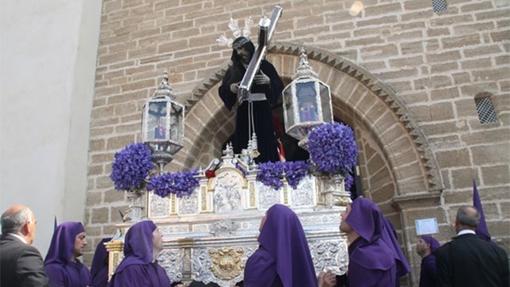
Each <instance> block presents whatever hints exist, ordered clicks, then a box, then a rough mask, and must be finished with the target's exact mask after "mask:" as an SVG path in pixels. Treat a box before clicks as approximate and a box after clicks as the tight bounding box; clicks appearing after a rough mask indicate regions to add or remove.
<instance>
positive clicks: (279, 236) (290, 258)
mask: <svg viewBox="0 0 510 287" xmlns="http://www.w3.org/2000/svg"><path fill="white" fill-rule="evenodd" d="M258 241H259V244H260V245H259V248H258V249H257V250H256V251H255V253H253V255H251V256H250V258H248V260H247V262H246V267H245V269H244V286H246V287H274V286H284V287H294V286H296V287H297V286H307V287H315V286H317V277H316V276H315V269H314V266H313V261H312V256H311V255H310V249H309V248H308V242H307V241H306V237H305V232H304V231H303V227H302V226H301V222H300V221H299V218H298V217H297V215H296V214H295V213H294V212H293V211H292V210H291V209H290V208H288V207H286V206H284V205H281V204H275V205H273V206H272V207H271V208H269V210H268V211H267V212H266V222H265V223H264V226H263V227H262V230H261V231H260V236H259V238H258Z"/></svg>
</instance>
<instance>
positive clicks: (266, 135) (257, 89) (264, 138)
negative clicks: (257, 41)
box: [219, 37, 283, 163]
mask: <svg viewBox="0 0 510 287" xmlns="http://www.w3.org/2000/svg"><path fill="white" fill-rule="evenodd" d="M240 39H244V40H246V38H244V37H240V38H238V39H236V41H234V44H233V45H236V42H239V41H240ZM242 47H244V48H246V49H247V50H248V51H250V52H251V54H252V55H253V53H254V51H255V47H254V46H253V43H252V42H250V41H248V42H246V43H245V44H244V45H242ZM231 60H232V66H231V67H229V69H228V70H227V72H226V73H225V77H224V78H223V82H222V85H221V86H220V88H219V95H220V97H221V99H222V100H223V103H224V104H225V107H226V108H227V109H228V110H232V108H233V107H234V105H235V103H236V102H237V101H238V99H237V95H236V94H234V93H232V91H231V90H230V85H231V84H233V83H239V82H241V80H242V79H243V76H244V73H245V72H246V69H245V67H244V66H243V64H242V63H241V59H240V57H239V55H238V54H237V52H236V50H234V51H233V52H232V57H231ZM260 70H261V71H262V72H263V73H264V74H266V75H267V76H268V77H269V79H270V81H271V82H270V84H269V85H258V84H256V83H255V82H254V83H253V85H252V87H251V90H250V92H251V93H262V94H265V95H266V100H263V101H254V102H253V116H254V124H255V133H256V134H257V146H258V150H259V152H260V156H259V157H257V158H255V161H256V162H259V163H261V162H267V161H273V162H275V161H279V157H278V151H277V146H278V145H277V141H276V136H275V131H274V127H273V120H272V111H271V106H272V105H274V104H275V103H277V101H278V99H279V98H280V95H281V93H282V91H283V82H282V80H281V79H280V76H279V75H278V72H277V71H276V69H275V68H274V66H273V65H272V64H271V63H269V62H268V61H266V60H262V62H261V63H260ZM252 133H253V131H252ZM250 136H251V135H250V134H249V133H248V101H244V102H242V103H241V104H240V105H239V107H238V108H237V112H236V126H235V132H234V135H233V136H232V145H233V148H234V153H236V154H240V153H241V151H242V149H245V148H246V147H247V145H248V140H249V138H250Z"/></svg>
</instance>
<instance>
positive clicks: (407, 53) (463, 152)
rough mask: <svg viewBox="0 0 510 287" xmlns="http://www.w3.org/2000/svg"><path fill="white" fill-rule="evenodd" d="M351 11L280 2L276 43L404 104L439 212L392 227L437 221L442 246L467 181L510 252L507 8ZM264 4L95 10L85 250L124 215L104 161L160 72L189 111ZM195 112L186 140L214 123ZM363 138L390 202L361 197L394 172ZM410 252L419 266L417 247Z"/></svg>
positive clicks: (112, 2)
mask: <svg viewBox="0 0 510 287" xmlns="http://www.w3.org/2000/svg"><path fill="white" fill-rule="evenodd" d="M351 2H352V1H342V0H330V1H328V0H321V1H318V0H317V1H312V0H309V1H304V0H303V1H280V4H281V5H282V7H283V8H284V12H283V16H282V18H281V20H280V22H279V24H278V28H277V32H276V34H275V37H274V41H275V42H276V41H281V42H286V43H293V44H304V45H306V46H309V47H315V48H318V49H322V50H325V51H328V52H330V53H334V54H336V55H338V56H340V57H343V58H345V59H347V60H349V61H351V62H353V63H355V64H357V65H358V66H360V67H362V68H364V69H366V70H367V71H369V72H370V73H371V74H372V75H373V76H375V77H376V78H377V79H378V80H379V81H380V82H382V83H383V84H384V85H386V86H388V87H390V89H391V90H393V91H394V93H395V94H396V95H397V97H398V98H399V99H400V100H401V101H402V102H403V103H404V104H405V106H406V108H407V109H408V111H409V115H408V116H409V117H411V118H413V119H414V120H415V121H416V123H417V124H418V127H419V128H420V129H421V130H422V131H423V133H424V135H425V137H426V140H427V142H428V145H429V147H430V149H431V151H432V153H433V155H434V158H435V159H436V160H437V164H438V167H439V170H438V171H437V172H438V173H439V174H440V180H441V185H442V186H443V192H442V195H441V198H440V204H437V205H436V206H433V205H428V206H420V205H419V204H418V205H417V206H413V207H412V208H411V211H408V212H407V213H406V215H405V216H400V222H397V224H398V226H400V225H402V226H403V228H407V229H408V230H411V229H413V228H414V219H416V218H425V217H437V218H438V221H439V222H440V223H441V235H440V236H438V237H439V239H441V240H443V241H444V240H447V239H448V238H449V237H451V236H452V235H453V233H452V232H451V229H450V228H449V227H448V225H449V224H451V223H452V219H453V218H454V216H455V211H456V209H457V208H458V206H460V205H464V204H470V203H471V191H472V179H473V178H474V179H476V181H477V183H478V188H479V191H480V195H481V199H482V201H483V203H484V209H485V215H486V218H487V220H488V227H489V230H490V232H491V234H492V235H493V236H494V237H495V238H496V240H497V242H499V243H501V244H503V245H505V246H506V247H507V249H509V248H510V228H509V226H510V56H509V50H510V42H509V40H510V19H509V17H508V15H510V1H501V0H499V1H497V0H494V1H489V0H478V1H473V0H450V1H447V2H448V5H449V6H448V11H447V12H445V13H442V14H435V13H433V11H432V7H431V3H430V1H424V0H410V1H393V0H365V1H364V3H365V5H366V8H365V11H364V12H363V13H362V16H361V17H352V16H350V15H349V14H348V9H349V7H350V4H351ZM272 5H273V1H224V0H208V1H196V0H179V1H177V0H175V1H158V0H105V1H103V10H102V17H101V34H100V44H99V48H98V59H97V70H96V88H95V97H94V103H93V109H92V121H91V125H90V137H91V140H90V151H89V169H88V192H87V207H86V224H87V233H88V235H89V237H90V238H92V242H91V244H90V246H95V244H96V242H98V240H99V239H100V238H101V237H102V236H107V235H111V234H112V233H113V231H114V224H116V223H119V222H120V216H119V212H118V211H119V210H123V209H125V208H126V204H127V203H126V201H125V196H124V194H123V193H122V192H116V191H114V189H113V186H112V183H111V181H110V179H109V173H110V171H111V162H112V158H113V154H114V153H115V152H116V151H117V150H118V149H120V148H122V147H123V146H124V145H126V144H128V143H131V142H134V141H137V140H139V139H140V134H139V133H140V118H141V108H142V106H143V104H144V101H145V100H146V99H147V98H149V97H150V96H151V94H152V92H153V91H154V88H155V87H156V86H157V84H158V81H159V79H160V75H161V74H162V72H163V71H165V70H168V71H169V73H170V82H171V85H172V87H173V88H174V90H175V91H176V92H177V94H178V98H179V100H180V101H181V102H183V103H186V104H187V105H188V106H190V107H191V106H192V105H193V103H194V101H193V99H192V96H191V94H192V92H193V90H194V89H195V88H196V87H197V86H198V85H199V84H200V83H202V82H203V81H205V80H206V79H207V78H208V77H210V75H211V74H212V73H214V72H215V71H218V70H219V69H220V68H221V67H222V66H224V65H225V64H226V63H227V61H228V59H229V57H230V53H231V52H230V50H229V49H226V48H223V47H219V46H218V45H217V44H216V43H215V39H216V38H217V37H218V36H219V35H220V34H222V33H225V32H227V31H228V28H227V22H228V20H229V19H230V17H233V18H234V19H239V20H240V22H241V23H243V21H244V18H245V17H247V16H252V17H253V18H254V19H255V20H257V19H258V17H259V16H260V15H261V14H262V12H263V11H264V12H266V14H269V13H270V10H271V7H272ZM255 22H256V21H255ZM253 31H254V32H255V29H253ZM227 36H230V34H227ZM277 68H278V67H277ZM483 93H489V94H490V95H491V99H492V101H493V103H494V106H495V110H496V114H497V122H496V123H491V124H481V123H480V121H479V119H478V115H477V110H476V106H475V96H477V95H480V94H483ZM188 100H191V101H188ZM216 101H219V100H216ZM196 105H197V106H196V107H195V106H193V108H196V109H201V115H203V116H201V117H200V118H196V117H193V118H188V119H187V120H188V125H187V129H188V130H189V132H190V133H199V131H200V130H202V128H203V127H204V126H205V125H206V124H207V123H206V122H205V120H204V119H207V118H208V116H210V117H212V116H213V113H212V112H211V111H210V110H208V108H207V106H206V105H204V104H200V101H199V103H197V104H196ZM337 110H338V112H339V113H340V112H341V110H342V108H341V107H339V108H338V109H337ZM231 119H232V116H231V115H225V116H224V118H223V120H225V121H226V122H227V124H226V125H225V128H224V130H219V131H218V133H220V134H221V133H222V134H223V135H222V136H220V138H225V137H226V136H228V132H229V131H231V130H232V128H233V123H232V121H231ZM352 122H356V120H352ZM362 130H363V129H361V130H359V131H358V130H357V135H358V136H359V137H360V138H362V139H358V140H359V143H360V145H361V146H362V155H363V157H364V158H365V159H364V162H365V165H364V166H362V169H364V170H365V172H363V171H362V174H364V173H365V174H366V175H367V177H369V178H367V177H365V178H363V182H364V187H368V188H365V191H366V192H367V193H368V195H367V196H369V197H372V198H373V199H374V200H375V201H376V202H379V203H381V202H383V203H384V202H389V201H391V197H392V194H393V193H394V190H392V188H386V189H384V188H382V189H380V190H378V191H377V193H374V194H370V192H371V191H372V190H373V189H374V188H375V187H373V188H372V187H370V184H369V182H370V181H371V178H370V177H372V176H374V177H375V176H376V175H375V172H376V171H378V170H382V171H383V174H382V175H381V174H379V175H378V176H380V177H381V176H382V177H385V176H387V175H385V173H388V174H389V173H391V172H388V171H386V170H389V169H391V166H388V165H387V163H384V157H385V156H387V155H384V152H383V151H382V150H381V149H379V148H374V147H375V146H377V144H370V142H371V141H372V139H371V136H370V135H369V132H368V131H367V132H366V133H362ZM362 135H367V136H362ZM213 136H214V134H213ZM204 139H205V138H204ZM212 142H213V144H212V145H209V146H207V145H206V146H205V147H203V148H202V149H201V150H199V151H198V152H200V157H198V158H197V159H196V161H195V163H197V164H198V163H200V162H204V161H206V160H208V159H210V158H211V157H213V156H215V155H217V154H218V152H219V148H218V146H219V145H220V144H222V142H220V141H218V140H216V141H214V139H213V140H212ZM188 144H189V142H188ZM185 150H186V151H183V153H182V154H181V155H179V156H177V158H176V161H175V162H174V163H173V164H172V166H171V167H170V169H179V168H183V167H185V165H186V162H185V159H186V157H185V156H184V153H185V152H189V151H190V150H191V147H189V146H188V147H185ZM371 170H373V171H374V172H371ZM372 181H374V180H373V179H372ZM407 204H410V205H412V202H410V203H407ZM391 208H392V207H391V204H389V203H388V204H387V209H386V208H384V210H385V212H386V211H387V212H388V213H392V212H396V214H397V216H396V219H397V220H396V221H399V220H398V210H397V209H393V210H390V209H391ZM399 229H400V228H399ZM409 234H410V233H409ZM405 241H406V242H404V245H406V246H408V247H409V248H412V246H413V244H414V241H415V238H413V237H410V236H407V237H405ZM409 248H408V250H407V252H408V255H410V256H413V257H412V260H413V261H414V262H415V263H416V262H417V260H418V259H417V257H416V255H414V252H415V251H414V248H412V249H409ZM411 254H412V255H411Z"/></svg>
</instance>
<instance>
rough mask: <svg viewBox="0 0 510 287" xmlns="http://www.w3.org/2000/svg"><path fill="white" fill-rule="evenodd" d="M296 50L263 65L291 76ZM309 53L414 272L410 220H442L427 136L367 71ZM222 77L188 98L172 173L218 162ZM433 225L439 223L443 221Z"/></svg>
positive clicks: (230, 116) (285, 49)
mask: <svg viewBox="0 0 510 287" xmlns="http://www.w3.org/2000/svg"><path fill="white" fill-rule="evenodd" d="M300 47H301V46H298V45H294V44H288V43H278V44H274V45H272V46H271V47H270V49H269V54H268V59H269V61H271V62H272V63H273V65H274V66H275V67H276V69H277V70H278V71H279V73H280V75H281V76H282V77H284V78H292V76H293V75H294V73H295V70H296V67H297V64H298V61H299V48H300ZM307 53H308V58H309V60H310V64H311V65H312V67H313V69H314V70H315V71H316V72H317V73H318V75H319V78H320V79H321V80H322V81H323V82H325V83H327V84H328V85H329V86H330V88H331V92H332V98H333V108H334V115H335V118H336V119H339V120H341V121H343V122H346V123H348V124H349V125H350V126H352V127H353V128H354V130H355V134H356V138H357V142H358V147H359V150H360V160H359V163H360V172H361V178H362V189H363V191H364V194H365V195H366V196H367V197H370V198H372V199H373V200H374V201H375V202H377V203H378V204H379V206H380V207H381V209H382V210H383V212H384V213H385V215H386V216H388V217H389V218H390V220H391V221H392V222H393V224H394V225H395V227H396V228H397V230H398V232H399V233H400V239H401V240H402V241H403V244H404V247H405V250H406V253H407V255H408V257H409V258H410V259H411V261H412V262H413V266H414V267H415V268H416V266H417V265H418V258H417V257H416V255H415V254H414V252H412V246H413V244H414V241H415V231H414V219H416V218H418V217H420V216H423V215H427V211H425V213H423V212H422V213H420V212H417V211H416V208H418V209H419V210H423V209H424V208H425V209H426V208H428V209H429V210H430V209H435V210H438V209H440V212H441V213H442V214H443V215H444V214H445V213H444V211H443V210H442V209H441V207H440V204H439V198H440V191H441V189H442V180H441V178H440V175H439V174H438V172H437V171H438V170H439V169H438V165H437V163H436V161H435V158H434V156H433V154H432V153H431V152H430V150H429V147H428V143H427V140H426V138H425V136H424V135H423V133H422V132H421V130H420V129H419V127H418V126H417V124H416V123H415V121H414V120H413V119H412V117H411V116H410V114H409V112H408V110H407V108H406V107H405V105H404V104H403V103H402V102H401V101H400V100H399V98H398V95H397V94H396V93H395V92H394V91H393V90H392V89H391V88H390V87H388V86H386V85H385V84H384V83H383V82H381V81H379V80H378V79H377V78H376V77H374V76H373V75H372V74H371V73H370V72H368V71H366V70H365V69H363V68H362V67H360V66H359V65H356V64H354V63H352V62H350V61H348V60H346V59H343V58H342V57H340V56H338V55H335V54H331V53H329V52H327V51H322V50H318V49H314V48H307ZM225 70H226V65H225V66H224V67H223V68H221V69H220V70H218V71H217V72H215V73H214V74H212V75H211V76H210V77H209V78H208V79H206V80H205V81H204V82H202V83H201V84H200V85H199V86H198V87H197V88H196V89H195V90H194V92H193V95H192V97H191V98H189V99H188V105H187V106H188V108H189V112H188V114H187V116H186V121H187V123H186V133H187V134H186V140H185V147H184V148H183V150H181V152H179V153H178V154H177V156H176V159H175V161H174V163H173V168H186V167H191V166H205V165H206V164H207V163H208V162H209V161H210V160H211V159H213V158H215V157H219V155H221V148H222V146H223V143H224V142H225V141H227V139H228V138H229V136H230V135H231V134H232V132H233V130H234V113H233V112H229V111H227V110H226V109H225V108H224V107H223V103H222V102H221V100H220V98H219V96H218V86H219V84H220V82H221V79H222V76H223V74H224V73H225ZM438 220H439V222H440V223H444V221H445V216H442V217H441V218H438ZM415 271H416V269H415ZM413 274H416V272H413ZM412 277H414V276H412Z"/></svg>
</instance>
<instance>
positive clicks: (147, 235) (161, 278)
mask: <svg viewBox="0 0 510 287" xmlns="http://www.w3.org/2000/svg"><path fill="white" fill-rule="evenodd" d="M155 229H156V225H155V224H154V223H153V222H152V221H150V220H146V221H141V222H138V223H136V224H134V225H133V226H131V227H130V228H129V231H128V232H127V234H126V238H125V241H124V259H123V260H122V262H121V263H120V264H119V266H118V267H117V269H116V270H115V274H114V275H113V277H112V280H111V281H110V285H108V286H112V287H121V286H122V287H137V286H146V287H160V286H161V287H168V286H170V279H169V278H168V275H167V274H166V272H165V270H164V269H163V268H162V267H161V266H159V264H158V263H157V262H153V245H152V238H153V235H152V232H153V231H154V230H155Z"/></svg>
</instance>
